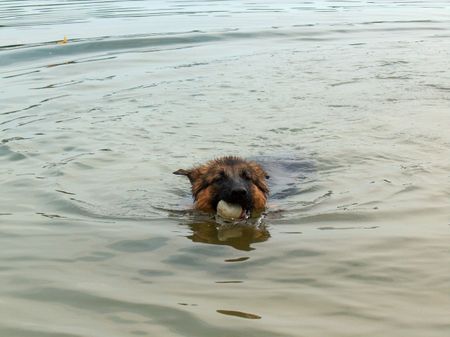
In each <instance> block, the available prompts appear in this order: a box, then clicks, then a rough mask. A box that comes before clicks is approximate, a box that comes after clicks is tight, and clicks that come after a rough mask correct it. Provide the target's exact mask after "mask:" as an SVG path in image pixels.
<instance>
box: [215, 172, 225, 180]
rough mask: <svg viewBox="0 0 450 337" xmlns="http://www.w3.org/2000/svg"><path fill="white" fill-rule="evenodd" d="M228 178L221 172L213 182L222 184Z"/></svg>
mask: <svg viewBox="0 0 450 337" xmlns="http://www.w3.org/2000/svg"><path fill="white" fill-rule="evenodd" d="M225 178H226V174H225V172H224V171H220V172H219V174H217V175H216V177H215V178H214V179H213V182H220V181H222V180H224V179H225Z"/></svg>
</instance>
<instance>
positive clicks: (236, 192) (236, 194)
mask: <svg viewBox="0 0 450 337" xmlns="http://www.w3.org/2000/svg"><path fill="white" fill-rule="evenodd" d="M246 195H247V190H246V189H245V188H244V187H235V188H233V189H232V190H231V196H232V197H233V198H242V197H245V196H246Z"/></svg>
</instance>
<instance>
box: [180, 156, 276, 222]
mask: <svg viewBox="0 0 450 337" xmlns="http://www.w3.org/2000/svg"><path fill="white" fill-rule="evenodd" d="M173 173H174V174H176V175H182V176H186V177H188V178H189V181H190V182H191V185H192V195H193V197H194V207H195V208H196V209H197V210H199V211H202V212H207V213H215V212H216V211H217V204H218V203H219V201H220V200H224V201H226V202H228V203H232V204H239V205H240V206H241V207H242V208H243V209H244V210H245V211H247V212H250V213H251V214H258V213H261V212H262V211H264V209H265V208H266V201H267V196H268V194H269V187H268V185H267V179H268V178H269V177H268V175H267V173H266V172H265V171H264V169H263V168H262V167H261V166H260V165H259V164H258V163H256V162H254V161H247V160H244V159H242V158H240V157H234V156H227V157H221V158H217V159H214V160H211V161H209V162H207V163H205V164H203V165H199V166H196V167H194V168H191V169H188V170H184V169H180V170H177V171H175V172H173Z"/></svg>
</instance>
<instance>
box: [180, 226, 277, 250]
mask: <svg viewBox="0 0 450 337" xmlns="http://www.w3.org/2000/svg"><path fill="white" fill-rule="evenodd" d="M189 228H190V229H191V230H192V235H189V236H187V237H188V238H189V239H191V240H192V241H193V242H203V243H209V244H215V245H227V246H231V247H233V248H236V249H239V250H247V251H248V250H253V249H254V248H252V247H251V246H250V245H251V244H253V243H258V242H264V241H266V240H268V239H269V238H270V233H269V231H268V230H267V228H266V226H265V225H264V224H261V225H253V224H239V223H238V224H217V223H215V222H200V223H193V224H189Z"/></svg>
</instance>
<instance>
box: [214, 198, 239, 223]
mask: <svg viewBox="0 0 450 337" xmlns="http://www.w3.org/2000/svg"><path fill="white" fill-rule="evenodd" d="M217 214H218V215H220V216H221V217H222V218H225V219H231V220H234V219H239V218H240V217H241V216H242V207H241V206H240V205H237V204H230V203H228V202H226V201H224V200H220V201H219V203H218V204H217Z"/></svg>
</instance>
